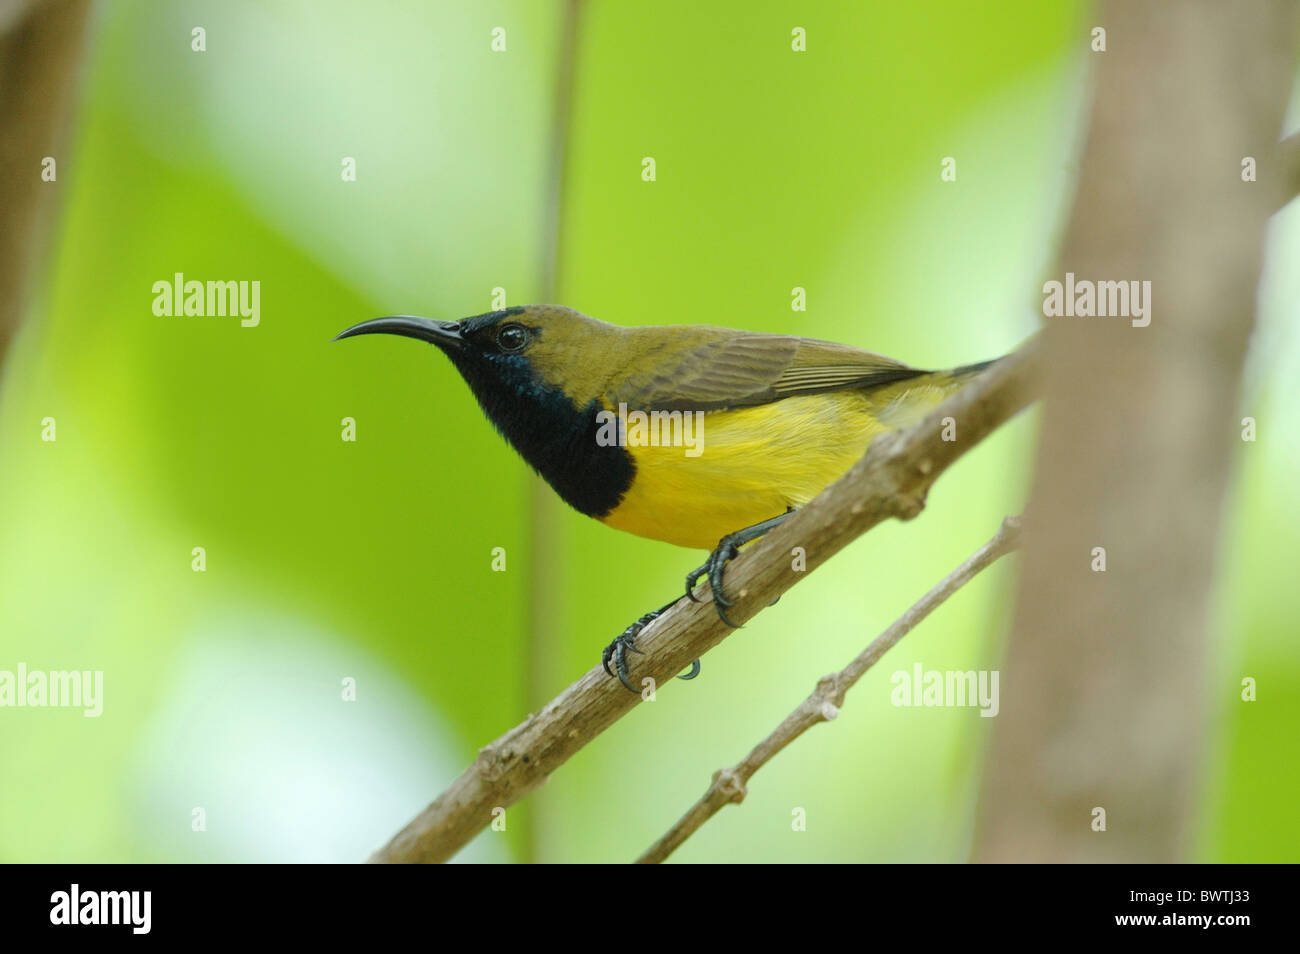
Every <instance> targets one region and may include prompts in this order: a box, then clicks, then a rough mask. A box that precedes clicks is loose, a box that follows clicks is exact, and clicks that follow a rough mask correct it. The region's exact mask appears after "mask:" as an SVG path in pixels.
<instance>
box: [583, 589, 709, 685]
mask: <svg viewBox="0 0 1300 954" xmlns="http://www.w3.org/2000/svg"><path fill="white" fill-rule="evenodd" d="M678 599H680V597H678ZM676 602H677V600H669V601H668V602H667V603H665V604H664V605H663V606H661V607H659V608H658V609H657V610H651V611H650V612H649V613H646V614H645V615H644V616H642V617H641V618H640V619H638V620H637V621H636V622H635V623H633V624H632V625H631V626H629V627H628V628H627V629H625V630H623V632H622V633H620V634H619V635H618V637H617V638H616V639H615V640H614V641H613V642H612V643H610V644H609V645H608V646H606V647H605V651H604V652H603V653H601V655H600V664H601V665H602V666H604V667H605V672H607V673H609V675H611V676H612V675H614V673H613V672H611V671H610V668H609V663H610V660H613V662H614V669H615V670H616V671H617V673H618V681H619V682H621V683H622V684H623V685H624V687H625V688H627V689H628V690H630V691H632V692H640V690H639V689H637V687H636V686H634V685H632V683H630V682H629V681H628V678H627V654H628V653H629V652H633V653H640V652H641V650H639V649H637V648H636V638H637V636H638V635H640V633H641V630H643V629H645V628H646V627H647V626H649V625H650V624H651V623H652V622H653V621H654V620H657V619H658V618H659V617H660V616H662V615H663V614H664V613H665V612H666V611H667V610H668V608H669V607H671V606H673V605H674V604H675V603H676ZM699 674H700V661H699V660H698V659H697V660H695V661H694V662H692V663H691V671H690V672H689V673H687V674H686V675H684V676H678V677H677V678H678V679H694V678H695V677H696V676H698V675H699Z"/></svg>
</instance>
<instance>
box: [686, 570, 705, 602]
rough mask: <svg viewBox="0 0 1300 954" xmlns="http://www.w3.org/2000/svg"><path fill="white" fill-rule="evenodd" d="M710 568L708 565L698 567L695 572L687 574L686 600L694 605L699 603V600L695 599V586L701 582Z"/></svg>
mask: <svg viewBox="0 0 1300 954" xmlns="http://www.w3.org/2000/svg"><path fill="white" fill-rule="evenodd" d="M708 568H709V565H708V564H707V563H706V564H704V566H698V567H696V568H695V569H694V570H691V572H690V573H687V574H686V598H687V599H688V600H690V601H691V602H692V603H698V602H699V600H697V599H696V598H695V584H696V583H698V582H699V581H700V577H702V576H703V575H704V574H705V572H706V571H707V570H708Z"/></svg>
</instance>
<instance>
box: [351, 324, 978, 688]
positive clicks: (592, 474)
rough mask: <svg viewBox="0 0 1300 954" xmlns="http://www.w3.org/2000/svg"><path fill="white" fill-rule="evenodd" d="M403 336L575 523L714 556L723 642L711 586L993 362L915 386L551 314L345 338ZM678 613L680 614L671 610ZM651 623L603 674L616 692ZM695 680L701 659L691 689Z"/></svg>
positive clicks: (774, 340)
mask: <svg viewBox="0 0 1300 954" xmlns="http://www.w3.org/2000/svg"><path fill="white" fill-rule="evenodd" d="M369 334H388V335H402V336H404V337H407V338H415V339H418V340H420V341H427V342H429V343H430V344H432V345H435V346H437V347H438V349H439V350H441V351H442V353H443V354H445V355H446V356H447V357H448V358H450V359H451V362H452V364H453V365H455V367H456V370H457V371H459V372H460V374H461V376H462V377H463V378H464V379H465V383H467V384H468V385H469V387H470V390H471V391H473V393H474V397H475V398H477V400H478V403H479V405H480V407H482V409H483V412H484V413H485V414H486V415H487V417H488V420H490V421H491V422H492V424H493V425H494V426H495V427H496V429H497V430H498V431H499V432H500V433H501V434H502V436H503V437H505V439H506V440H507V441H509V442H510V443H511V444H512V445H513V446H514V448H515V450H516V451H518V452H519V454H520V455H521V456H522V457H523V458H524V460H526V461H527V462H528V463H529V464H531V465H532V467H533V469H534V470H536V471H537V472H538V473H539V474H540V475H541V476H542V477H543V478H544V479H545V480H546V482H547V483H548V484H550V485H551V487H552V488H553V489H554V490H555V492H556V493H558V494H559V495H560V496H561V497H562V498H563V499H564V500H565V502H567V503H568V504H569V505H570V506H572V507H573V508H574V509H575V510H577V511H578V512H579V513H584V514H586V515H587V516H589V517H594V518H595V519H597V520H599V521H600V522H601V523H603V524H605V525H606V526H609V527H614V528H615V529H617V530H626V531H628V532H629V533H635V534H637V535H639V536H643V537H649V538H650V539H652V540H662V541H664V542H666V543H675V544H678V545H679V546H684V547H693V548H697V549H703V550H708V551H710V552H709V557H708V559H707V560H705V562H704V563H703V565H701V566H699V567H697V568H696V569H694V570H692V571H691V572H690V573H689V574H687V577H686V597H687V598H689V599H692V600H694V599H695V598H696V597H695V595H694V589H695V584H696V582H697V581H698V580H699V579H700V577H702V576H707V577H708V580H709V585H710V587H711V589H712V591H713V602H714V606H715V607H716V609H717V611H718V615H719V616H721V617H722V619H723V621H724V622H726V623H727V624H728V625H731V626H734V625H735V624H734V623H733V622H732V621H731V620H730V619H729V618H728V617H727V609H728V607H731V606H733V605H735V604H734V601H733V600H731V599H729V598H728V597H727V596H726V594H725V593H724V591H723V571H724V568H725V567H726V564H727V562H728V561H730V560H731V559H733V558H734V557H735V556H736V555H737V553H738V552H739V548H740V547H741V546H743V545H745V544H746V543H749V542H751V541H753V540H756V539H758V538H759V537H761V536H762V535H763V534H765V533H767V532H768V531H769V530H771V529H772V528H773V527H775V526H777V525H778V524H779V523H780V522H781V521H782V520H784V519H785V518H786V517H787V516H788V515H789V514H790V513H791V512H793V511H794V510H796V509H797V508H799V507H800V506H802V505H803V504H805V503H807V502H808V501H809V500H811V499H812V498H813V497H815V496H817V494H818V493H820V492H821V491H822V490H823V489H825V488H826V487H827V486H829V485H830V484H831V483H833V482H834V481H835V480H836V479H837V478H839V477H841V476H843V474H844V473H845V472H846V471H847V470H848V469H849V468H850V467H851V466H852V465H853V463H854V462H855V461H857V460H858V458H860V457H861V456H862V455H863V453H864V452H865V451H866V448H867V445H868V444H869V443H870V442H871V439H872V438H873V437H875V436H876V435H877V434H880V433H883V432H885V431H888V430H892V429H895V428H899V427H904V426H906V425H908V424H911V423H914V422H916V421H918V420H920V419H921V418H923V417H924V416H925V415H926V414H927V413H928V412H929V411H931V410H932V409H933V408H934V407H935V406H936V405H937V404H939V402H940V401H942V400H943V398H944V397H946V396H947V395H948V394H950V393H951V392H953V391H954V390H956V389H957V388H959V387H961V386H962V384H963V383H965V382H966V381H967V380H969V378H970V376H972V375H974V374H976V373H978V372H979V371H981V370H983V369H984V368H986V367H988V366H989V365H990V364H992V363H993V362H991V361H985V362H981V363H979V364H972V365H966V366H964V367H960V368H956V369H953V370H951V371H923V370H921V369H919V368H913V367H909V366H908V365H906V364H903V363H901V362H898V361H894V360H892V359H891V358H886V357H884V356H882V355H878V354H873V353H871V352H870V351H862V350H859V349H858V348H853V347H850V346H849V345H843V344H836V343H835V342H831V341H818V340H816V339H813V338H801V337H796V336H794V335H781V334H763V333H758V332H752V331H737V330H735V329H732V328H716V327H712V326H708V325H668V326H653V327H642V328H624V327H620V326H618V325H612V324H608V323H607V322H604V321H599V320H597V319H595V318H588V317H587V316H586V315H583V314H581V313H579V312H577V311H574V310H573V309H572V308H566V307H564V306H562V305H523V306H518V307H514V308H505V309H502V310H499V311H491V312H487V313H486V314H482V315H475V316H473V317H472V318H462V319H460V320H459V321H434V320H431V319H428V318H419V317H415V316H412V315H393V316H390V317H387V318H375V319H373V320H371V321H363V322H361V323H360V324H358V325H353V326H352V327H351V328H348V329H347V330H346V331H344V332H342V333H341V334H339V335H338V336H337V337H336V338H335V340H338V339H339V338H351V337H354V336H356V335H369ZM678 599H680V597H678ZM676 602H677V599H674V600H672V601H670V602H669V603H667V604H665V605H664V606H663V607H661V608H659V609H657V610H655V611H653V612H650V613H646V614H645V615H644V616H642V617H641V618H640V619H638V620H637V621H636V622H635V623H633V624H632V625H631V626H629V627H628V628H627V629H626V630H624V631H623V632H622V633H621V634H620V635H619V636H618V637H617V638H616V639H615V640H614V641H613V642H612V643H610V644H609V646H607V647H606V648H605V651H604V653H603V654H602V656H601V663H602V664H603V666H604V668H605V671H606V672H607V673H609V675H610V676H611V677H612V676H614V674H615V672H614V671H611V670H610V662H611V661H612V662H613V663H614V669H615V671H616V672H617V675H618V678H619V681H620V682H622V683H623V685H624V686H626V687H627V688H628V689H630V690H632V691H633V692H636V691H637V689H636V687H635V686H633V685H632V684H631V683H630V682H629V681H628V670H627V653H628V652H629V651H630V652H635V653H639V652H640V650H639V649H637V648H636V637H637V634H638V633H639V632H641V630H642V629H644V628H645V626H646V625H648V624H649V623H650V621H651V620H653V619H655V618H656V617H657V616H659V615H660V614H662V613H663V612H664V611H665V610H667V609H668V608H669V607H670V606H672V605H673V604H674V603H676ZM698 672H699V660H696V661H695V663H694V665H693V666H692V669H691V672H690V673H689V674H687V675H684V676H682V677H681V678H684V679H689V678H692V677H694V676H695V675H696V674H697V673H698Z"/></svg>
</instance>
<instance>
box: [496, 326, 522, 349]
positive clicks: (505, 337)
mask: <svg viewBox="0 0 1300 954" xmlns="http://www.w3.org/2000/svg"><path fill="white" fill-rule="evenodd" d="M526 344H528V329H527V328H525V327H524V326H523V325H517V324H514V323H513V322H512V323H510V324H508V325H502V326H501V330H500V331H498V332H497V347H498V348H500V349H501V350H502V351H506V352H509V353H511V354H513V353H515V352H516V351H523V350H524V345H526Z"/></svg>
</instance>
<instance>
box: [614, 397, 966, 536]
mask: <svg viewBox="0 0 1300 954" xmlns="http://www.w3.org/2000/svg"><path fill="white" fill-rule="evenodd" d="M946 383H947V382H944V381H941V380H930V379H928V378H922V379H917V380H915V381H908V382H900V383H898V384H895V385H890V386H888V387H885V388H880V389H877V390H875V391H871V392H868V393H865V394H864V393H863V392H861V391H836V392H830V393H826V394H813V395H806V396H799V397H790V398H786V399H784V400H781V401H776V402H773V403H771V404H764V405H761V406H759V407H749V408H740V409H737V410H729V411H711V412H706V413H705V414H704V415H703V417H702V422H701V423H702V431H701V433H700V434H698V435H693V436H695V437H698V439H699V443H698V456H690V455H689V454H688V453H687V451H688V450H690V449H691V448H688V447H685V446H682V445H681V444H678V445H677V446H671V445H669V444H666V443H664V442H663V441H662V440H661V441H660V442H659V443H658V444H657V445H654V446H635V443H634V438H635V435H630V437H629V441H628V447H627V449H628V451H629V453H631V455H632V458H633V460H634V461H635V462H636V476H635V478H634V479H633V481H632V485H631V487H629V488H628V491H627V493H626V494H624V496H623V500H622V502H621V503H620V504H619V506H618V507H616V508H615V509H614V510H613V512H611V513H610V514H609V515H607V516H606V517H604V518H602V522H603V523H605V524H606V525H608V526H611V527H614V528H616V529H618V530H626V531H627V532H629V533H635V534H637V535H638V536H643V537H650V538H651V539H654V540H663V541H665V542H667V543H675V544H678V545H679V546H685V547H696V548H699V549H712V548H713V547H715V546H717V544H718V541H719V540H720V539H721V538H722V537H724V536H725V535H726V534H728V533H732V532H734V531H736V530H740V529H742V528H744V527H748V526H752V525H753V524H756V523H758V522H760V521H762V520H766V519H768V518H769V517H774V516H777V515H779V514H782V513H785V512H786V511H787V510H789V509H790V508H792V507H799V506H801V505H803V504H805V503H807V502H808V501H809V500H811V499H812V498H813V497H815V496H816V495H817V494H818V493H820V492H821V491H822V490H823V489H825V488H826V487H827V486H828V485H829V484H831V483H832V482H834V481H835V480H836V479H837V478H839V477H840V476H842V475H843V474H844V472H845V471H847V470H848V469H849V468H850V467H851V466H852V465H853V463H854V462H855V461H856V460H857V459H858V458H859V457H861V456H862V454H863V452H864V451H865V450H866V447H867V444H869V443H870V442H871V439H872V438H873V437H875V436H876V435H877V434H879V433H881V432H882V431H885V430H888V429H889V428H892V427H899V426H902V425H904V424H906V423H910V422H911V421H913V420H916V419H919V418H920V417H921V416H923V415H924V414H925V412H927V411H929V410H930V409H931V408H932V407H933V406H934V405H935V404H937V403H938V402H939V401H940V400H941V399H942V398H943V396H944V394H945V393H946V392H947V390H948V389H947V388H946V387H944V384H946ZM661 436H662V435H661Z"/></svg>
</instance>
